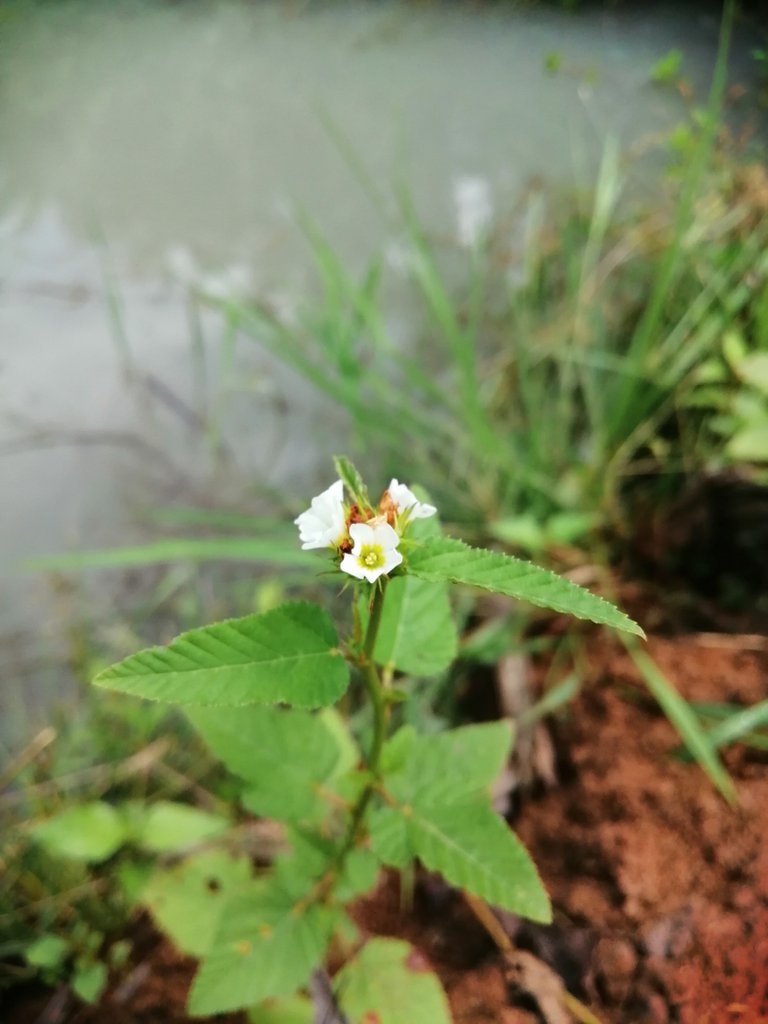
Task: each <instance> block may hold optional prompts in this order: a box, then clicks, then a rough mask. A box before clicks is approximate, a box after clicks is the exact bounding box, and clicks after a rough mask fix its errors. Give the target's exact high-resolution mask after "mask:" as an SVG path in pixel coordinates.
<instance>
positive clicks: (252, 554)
mask: <svg viewBox="0 0 768 1024" xmlns="http://www.w3.org/2000/svg"><path fill="white" fill-rule="evenodd" d="M217 561H229V562H259V563H261V564H262V565H280V566H290V567H300V566H304V567H305V568H306V567H307V564H308V563H307V556H306V553H303V552H302V551H301V550H300V549H299V547H298V544H295V549H294V548H292V547H291V546H290V545H289V544H288V543H287V542H286V543H280V542H276V541H275V540H274V539H271V540H270V539H261V538H253V537H221V538H210V539H208V538H203V539H199V540H197V539H187V540H162V541H157V542H156V543H152V544H137V545H135V546H132V547H125V548H106V549H104V550H101V551H80V552H71V553H68V554H64V555H50V556H45V557H42V558H35V559H32V560H31V561H29V562H26V563H25V566H26V568H28V569H36V570H43V571H59V570H65V571H66V570H81V569H123V568H126V567H129V566H135V565H162V564H163V563H166V562H217Z"/></svg>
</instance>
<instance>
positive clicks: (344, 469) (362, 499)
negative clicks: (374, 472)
mask: <svg viewBox="0 0 768 1024" xmlns="http://www.w3.org/2000/svg"><path fill="white" fill-rule="evenodd" d="M333 464H334V466H335V467H336V472H337V473H338V474H339V479H340V480H341V482H342V483H343V484H344V487H345V488H346V490H347V493H348V494H349V496H350V497H351V498H352V501H353V502H354V503H355V504H356V505H357V506H358V508H361V509H363V508H367V507H368V506H369V504H370V499H369V497H368V488H367V487H366V486H365V483H364V482H363V478H362V477H361V476H360V474H359V473H358V471H357V469H355V467H354V466H353V465H352V463H351V462H350V461H349V459H348V458H347V457H346V456H345V455H334V457H333Z"/></svg>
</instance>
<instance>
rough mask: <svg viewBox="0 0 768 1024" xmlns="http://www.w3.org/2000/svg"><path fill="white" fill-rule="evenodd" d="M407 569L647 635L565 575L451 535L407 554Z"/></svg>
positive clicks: (423, 575) (422, 576) (425, 575)
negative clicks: (476, 545)
mask: <svg viewBox="0 0 768 1024" xmlns="http://www.w3.org/2000/svg"><path fill="white" fill-rule="evenodd" d="M408 572H409V573H412V574H413V575H414V576H419V577H420V578H421V579H425V580H434V581H440V580H449V581H450V582H452V583H464V584H466V585H467V586H472V587H480V588H481V589H483V590H491V591H493V592H494V593H496V594H506V595H507V596H508V597H514V598H517V599H518V600H520V601H529V602H530V603H531V604H535V605H538V606H539V607H541V608H552V609H554V611H557V612H565V613H567V614H570V615H575V616H576V618H579V619H588V620H589V621H590V622H596V623H599V624H600V625H604V626H612V627H613V628H614V629H620V630H624V631H625V632H627V633H635V634H637V635H638V636H643V635H644V634H643V631H642V630H641V629H640V627H639V626H638V625H637V623H635V622H633V621H632V619H630V618H629V617H628V616H627V615H625V614H624V613H623V612H620V611H619V610H618V608H615V607H614V606H613V605H612V604H611V603H610V602H609V601H606V600H604V598H602V597H598V596H597V595H596V594H592V593H590V591H588V590H584V589H583V588H582V587H578V586H577V585H576V584H575V583H571V582H570V581H569V580H565V579H563V578H562V577H561V576H557V575H555V573H553V572H549V571H548V570H547V569H541V568H540V567H539V566H537V565H533V563H531V562H525V561H523V560H522V559H519V558H513V557H512V556H511V555H504V554H502V553H501V552H498V551H482V550H480V549H479V548H472V547H470V546H469V545H468V544H465V543H464V542H463V541H460V540H455V539H454V538H451V537H440V538H435V539H434V540H428V541H426V542H425V543H424V544H423V545H422V546H421V547H417V548H414V550H413V551H412V552H411V553H410V555H409V557H408Z"/></svg>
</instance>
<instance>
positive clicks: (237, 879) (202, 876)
mask: <svg viewBox="0 0 768 1024" xmlns="http://www.w3.org/2000/svg"><path fill="white" fill-rule="evenodd" d="M250 878H251V868H250V865H249V863H248V861H247V859H246V858H244V857H241V858H238V859H236V858H234V857H230V856H229V854H227V853H223V852H222V851H220V850H210V851H206V852H205V853H201V854H198V855H197V856H196V857H192V858H190V859H189V860H185V861H182V862H181V863H180V864H176V865H174V866H173V867H170V868H159V869H157V870H156V871H155V872H154V874H153V875H152V876H151V878H150V879H149V881H148V882H147V884H146V885H145V886H144V888H143V891H142V892H141V895H140V898H139V900H138V902H140V903H141V905H142V906H144V907H145V908H146V909H147V910H148V911H149V912H150V914H151V915H152V917H153V919H154V921H155V924H156V925H157V926H158V927H159V928H160V929H161V931H163V932H165V934H166V935H168V936H170V938H171V939H172V940H173V942H174V945H176V946H177V947H178V948H179V949H180V950H181V951H182V953H187V954H188V955H190V956H195V957H203V956H205V955H206V953H208V951H209V950H210V948H211V943H212V941H213V936H214V934H215V932H216V930H217V929H218V926H219V921H220V920H221V915H222V913H223V911H224V908H225V907H226V906H227V904H228V903H229V902H230V900H231V899H232V898H233V897H236V895H237V893H238V891H239V890H240V889H242V888H245V887H247V886H248V883H249V881H250Z"/></svg>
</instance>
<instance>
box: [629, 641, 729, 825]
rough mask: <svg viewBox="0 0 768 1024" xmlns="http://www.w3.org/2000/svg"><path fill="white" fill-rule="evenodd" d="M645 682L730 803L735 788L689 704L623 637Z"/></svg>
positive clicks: (688, 747)
mask: <svg viewBox="0 0 768 1024" xmlns="http://www.w3.org/2000/svg"><path fill="white" fill-rule="evenodd" d="M624 644H625V646H626V648H627V651H628V652H629V656H630V657H631V658H632V660H633V661H634V663H635V665H636V666H637V668H638V670H639V672H640V674H641V675H642V677H643V680H644V681H645V684H646V686H647V687H648V689H649V690H650V691H651V693H652V694H653V696H654V697H655V699H656V700H657V701H658V703H659V706H660V707H661V709H662V711H663V712H664V714H665V715H666V716H667V718H668V719H669V722H670V724H671V725H672V726H673V728H674V729H675V730H676V731H677V733H678V735H679V736H680V738H681V739H682V741H683V743H684V744H685V746H686V747H687V749H688V750H689V751H690V753H691V755H692V757H694V758H695V760H696V761H697V762H698V763H699V765H700V766H701V768H703V770H704V771H705V772H706V774H707V775H708V777H709V779H710V781H711V782H712V785H713V786H715V788H716V789H718V790H719V791H720V793H721V794H722V795H723V797H724V798H725V799H726V800H727V802H728V803H729V804H731V805H732V806H733V805H735V804H736V803H737V802H738V796H737V794H736V788H735V786H734V784H733V780H732V779H731V777H730V775H729V774H728V772H727V771H726V770H725V768H724V767H723V765H722V763H721V762H720V759H719V757H718V756H717V753H716V751H715V747H714V745H713V743H712V741H711V739H710V737H709V735H708V734H707V732H706V730H705V729H704V727H703V726H702V724H701V722H700V721H699V719H698V717H697V716H696V713H695V711H694V710H693V708H692V707H691V705H690V704H689V703H688V702H687V701H686V700H684V699H683V697H681V696H680V694H679V693H678V692H677V690H676V689H675V687H674V686H673V684H672V683H671V682H670V681H669V679H667V678H666V676H665V675H663V674H662V672H660V671H659V668H658V666H657V665H656V664H655V662H654V661H653V660H652V659H651V658H650V657H649V656H648V655H647V654H646V653H645V651H642V650H640V649H639V648H638V647H635V646H633V645H631V644H630V643H627V642H626V641H624Z"/></svg>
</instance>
